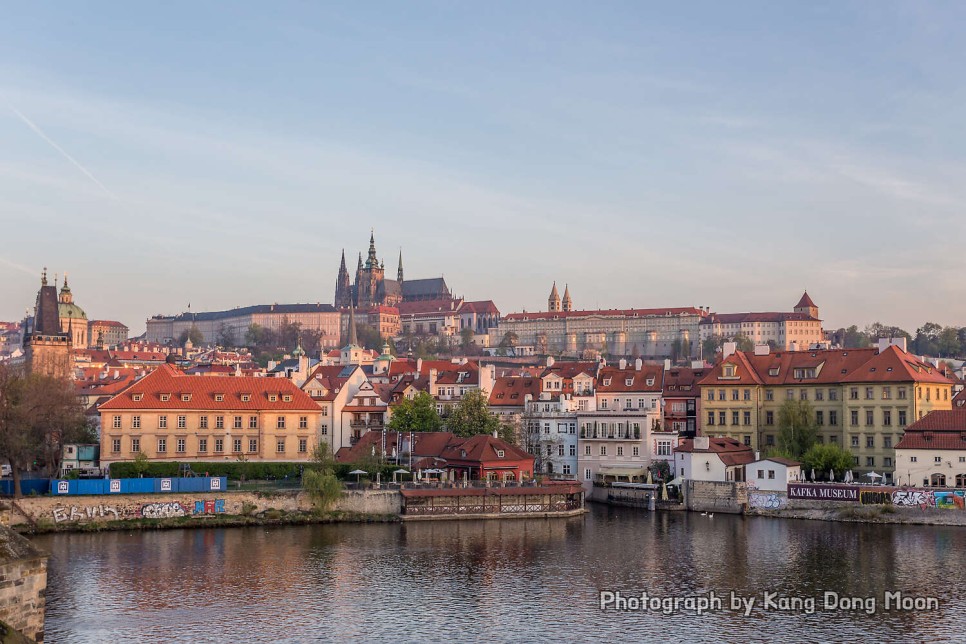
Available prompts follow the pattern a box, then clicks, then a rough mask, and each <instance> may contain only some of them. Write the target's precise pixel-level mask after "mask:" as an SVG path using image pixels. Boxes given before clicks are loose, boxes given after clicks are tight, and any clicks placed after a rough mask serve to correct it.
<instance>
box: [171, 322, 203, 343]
mask: <svg viewBox="0 0 966 644" xmlns="http://www.w3.org/2000/svg"><path fill="white" fill-rule="evenodd" d="M188 340H191V344H193V345H195V346H196V347H198V346H201V345H202V344H204V343H205V336H204V334H203V333H202V332H201V329H199V328H198V327H197V326H195V325H194V324H192V325H191V328H190V329H185V330H184V331H182V332H181V335H179V336H178V344H180V345H182V346H183V345H184V343H185V342H187V341H188Z"/></svg>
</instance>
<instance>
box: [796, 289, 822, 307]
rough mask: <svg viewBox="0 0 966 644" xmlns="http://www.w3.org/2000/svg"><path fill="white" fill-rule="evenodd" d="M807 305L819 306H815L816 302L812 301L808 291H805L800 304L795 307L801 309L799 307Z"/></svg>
mask: <svg viewBox="0 0 966 644" xmlns="http://www.w3.org/2000/svg"><path fill="white" fill-rule="evenodd" d="M806 306H810V307H813V308H817V307H815V302H813V301H812V298H810V297H809V296H808V291H805V292H804V293H802V299H800V300H799V301H798V304H796V305H795V308H796V309H799V308H803V307H806Z"/></svg>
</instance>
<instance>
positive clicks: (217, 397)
mask: <svg viewBox="0 0 966 644" xmlns="http://www.w3.org/2000/svg"><path fill="white" fill-rule="evenodd" d="M215 402H225V394H215Z"/></svg>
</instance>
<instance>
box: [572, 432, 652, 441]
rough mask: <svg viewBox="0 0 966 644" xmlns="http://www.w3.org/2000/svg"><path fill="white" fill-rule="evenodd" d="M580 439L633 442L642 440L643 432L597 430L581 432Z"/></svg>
mask: <svg viewBox="0 0 966 644" xmlns="http://www.w3.org/2000/svg"><path fill="white" fill-rule="evenodd" d="M580 437H581V438H583V439H589V440H618V441H633V440H641V430H639V429H636V430H634V429H625V430H624V431H621V432H618V431H610V430H607V431H602V430H600V429H597V430H593V429H591V430H583V429H582V430H580Z"/></svg>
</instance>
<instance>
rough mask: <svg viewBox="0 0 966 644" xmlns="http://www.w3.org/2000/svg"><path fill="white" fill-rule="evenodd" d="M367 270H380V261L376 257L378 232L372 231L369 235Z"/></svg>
mask: <svg viewBox="0 0 966 644" xmlns="http://www.w3.org/2000/svg"><path fill="white" fill-rule="evenodd" d="M366 268H379V259H378V258H377V257H376V232H375V231H374V230H370V233H369V258H368V259H367V260H366Z"/></svg>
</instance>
